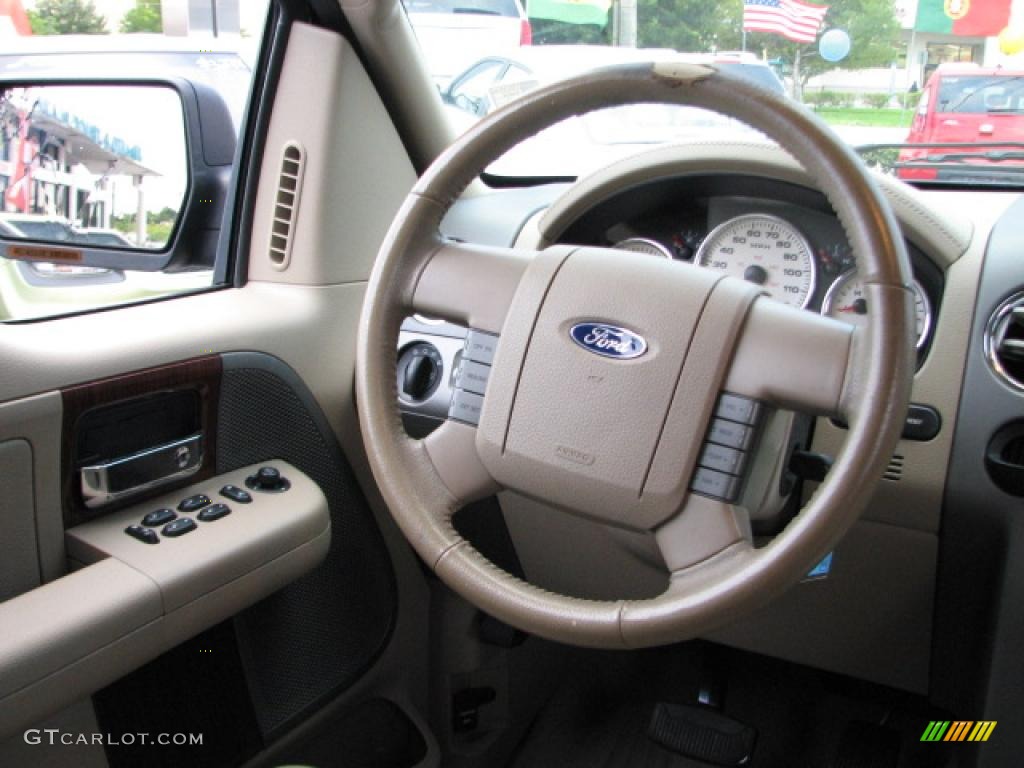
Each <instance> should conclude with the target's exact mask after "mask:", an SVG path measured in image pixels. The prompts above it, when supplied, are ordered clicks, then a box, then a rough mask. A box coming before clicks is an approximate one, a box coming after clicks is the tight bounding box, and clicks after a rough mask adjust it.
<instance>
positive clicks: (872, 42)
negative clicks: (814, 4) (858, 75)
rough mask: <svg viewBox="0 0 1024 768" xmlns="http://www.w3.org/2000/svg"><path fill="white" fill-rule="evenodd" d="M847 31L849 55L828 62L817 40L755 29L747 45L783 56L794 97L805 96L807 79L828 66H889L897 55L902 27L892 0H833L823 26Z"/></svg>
mask: <svg viewBox="0 0 1024 768" xmlns="http://www.w3.org/2000/svg"><path fill="white" fill-rule="evenodd" d="M831 28H838V29H843V30H846V33H847V34H848V35H849V36H850V41H851V43H852V45H851V46H850V54H849V55H848V56H847V57H846V58H845V59H843V60H842V61H840V62H836V63H832V62H828V61H825V60H824V59H822V58H821V56H820V55H819V53H818V42H817V41H815V42H813V43H806V44H803V43H791V42H789V41H788V40H785V39H784V38H782V37H780V36H778V35H767V34H764V33H761V32H756V33H754V32H752V33H750V34H749V35H747V47H748V48H749V49H752V50H761V49H762V48H763V49H764V50H766V51H767V53H768V58H771V59H780V60H781V61H782V64H783V66H784V67H785V68H787V69H788V70H789V74H790V76H791V77H792V80H793V98H795V99H797V100H802V99H803V92H804V86H805V85H806V84H807V81H808V79H810V78H811V77H813V76H814V75H820V74H821V73H822V72H826V71H828V70H829V69H833V68H835V67H842V68H843V69H867V68H868V67H880V66H886V65H888V64H889V63H891V62H892V61H893V60H894V59H895V57H896V53H895V51H896V48H897V42H898V41H899V34H900V26H899V22H898V21H897V20H896V13H895V8H894V4H893V0H833V2H832V3H831V5H830V6H829V9H828V13H827V14H826V16H825V24H824V26H823V27H822V29H831Z"/></svg>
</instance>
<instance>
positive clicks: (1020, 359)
mask: <svg viewBox="0 0 1024 768" xmlns="http://www.w3.org/2000/svg"><path fill="white" fill-rule="evenodd" d="M985 355H986V357H987V358H988V362H989V365H990V366H992V370H994V371H995V372H996V375H997V376H999V377H1000V378H1002V379H1003V380H1004V381H1006V382H1007V383H1008V384H1009V385H1010V386H1011V387H1013V388H1014V389H1016V390H1018V391H1022V392H1024V293H1016V294H1014V295H1013V296H1011V297H1010V298H1008V299H1007V300H1006V301H1004V302H1003V303H1002V304H1000V305H999V308H998V309H996V311H995V312H993V313H992V317H991V319H990V320H989V321H988V327H987V328H986V329H985Z"/></svg>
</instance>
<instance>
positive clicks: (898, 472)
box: [882, 453, 903, 482]
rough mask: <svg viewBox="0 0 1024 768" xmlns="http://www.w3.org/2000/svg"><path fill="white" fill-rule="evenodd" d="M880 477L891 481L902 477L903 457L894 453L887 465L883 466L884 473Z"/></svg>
mask: <svg viewBox="0 0 1024 768" xmlns="http://www.w3.org/2000/svg"><path fill="white" fill-rule="evenodd" d="M882 477H883V478H885V479H886V480H892V481H893V482H895V481H897V480H901V479H903V457H902V456H900V455H899V454H898V453H894V454H893V457H892V458H891V459H889V466H887V467H886V468H885V474H884V475H882Z"/></svg>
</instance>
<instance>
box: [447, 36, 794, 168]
mask: <svg viewBox="0 0 1024 768" xmlns="http://www.w3.org/2000/svg"><path fill="white" fill-rule="evenodd" d="M647 61H685V62H688V63H693V64H704V63H707V64H714V65H715V66H717V67H719V68H721V69H725V70H729V71H730V72H732V73H735V74H738V75H740V76H742V77H744V78H746V79H748V80H751V81H753V82H755V83H757V84H758V85H760V86H762V87H763V88H765V89H766V90H769V91H773V92H775V93H779V94H782V93H784V92H785V89H784V87H783V84H782V81H781V80H779V78H778V76H777V75H776V74H775V71H774V70H773V69H772V68H771V67H770V66H769V65H768V64H766V63H765V62H763V61H761V60H760V59H758V58H757V57H756V56H754V55H753V54H750V53H745V54H744V53H724V54H710V53H680V52H679V51H674V50H672V49H670V48H625V47H610V46H603V45H585V46H584V45H543V46H541V45H538V46H531V47H529V48H521V49H519V50H517V51H514V52H512V53H509V54H504V55H498V54H492V55H489V56H486V57H484V58H482V59H480V60H479V61H476V62H474V63H473V64H471V65H470V66H469V67H468V68H467V69H465V70H464V71H463V72H461V73H460V74H459V75H457V76H456V77H455V78H453V79H452V81H451V82H450V83H449V85H448V86H447V87H446V88H444V89H442V91H441V98H442V100H443V101H444V103H445V105H446V107H447V110H446V111H447V114H448V119H449V121H450V122H451V123H452V125H453V126H454V127H455V129H456V130H457V131H458V132H459V133H462V132H463V131H465V130H466V129H467V128H469V127H470V126H471V125H473V124H474V123H476V122H477V120H479V119H480V118H482V117H484V116H485V115H487V114H489V113H490V112H492V111H494V110H495V109H498V108H499V107H502V106H504V105H506V104H508V103H510V102H512V101H514V100H515V99H517V98H519V97H520V96H522V95H523V94H525V93H528V92H530V91H532V90H534V89H536V88H539V87H541V86H544V85H549V84H551V83H553V82H556V81H558V80H564V79H566V78H569V77H574V76H576V75H581V74H585V73H588V72H593V71H594V70H596V69H599V68H601V67H607V66H610V65H612V64H627V63H631V62H647ZM708 136H714V137H716V138H718V139H723V138H734V139H737V140H748V139H751V138H754V139H757V138H759V137H760V134H759V133H757V132H756V131H753V130H752V129H750V128H749V127H748V126H746V125H744V124H743V123H740V122H739V121H736V120H731V119H729V118H726V117H723V116H722V115H719V114H717V113H715V112H711V111H708V110H706V109H700V108H697V107H674V106H666V105H654V104H636V105H632V106H628V107H616V108H613V109H602V110H597V111H594V112H591V113H590V114H587V115H583V116H582V117H577V118H571V119H569V120H566V121H564V122H562V123H560V124H558V125H555V126H553V127H552V128H549V129H548V130H546V131H544V132H543V133H542V134H541V135H539V136H537V137H534V138H532V139H529V140H527V141H524V142H523V143H522V144H519V145H518V146H517V147H515V148H514V149H512V150H511V151H510V152H508V153H507V154H506V155H505V156H504V157H502V158H500V159H499V160H498V161H497V162H496V163H495V164H494V165H492V166H491V167H490V169H489V170H490V172H492V173H496V174H499V175H502V174H506V173H507V174H509V175H513V176H524V175H525V176H532V175H538V176H543V175H545V174H546V173H549V172H550V169H551V168H552V167H560V168H563V169H566V170H567V171H568V172H569V173H570V174H571V175H580V174H583V173H586V172H588V171H590V170H593V169H594V168H595V167H596V165H599V164H603V163H606V162H609V161H611V160H612V159H614V158H616V157H620V156H624V155H627V154H632V153H634V152H636V151H638V150H639V149H642V148H643V146H644V145H650V144H658V143H664V142H677V141H685V140H693V139H698V140H699V139H703V138H707V137H708Z"/></svg>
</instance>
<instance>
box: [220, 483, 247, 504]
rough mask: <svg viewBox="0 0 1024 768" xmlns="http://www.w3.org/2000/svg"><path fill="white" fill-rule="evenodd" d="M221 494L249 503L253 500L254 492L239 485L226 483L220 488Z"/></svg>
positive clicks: (242, 502) (233, 499)
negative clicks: (251, 492)
mask: <svg viewBox="0 0 1024 768" xmlns="http://www.w3.org/2000/svg"><path fill="white" fill-rule="evenodd" d="M220 495H221V496H223V497H224V498H226V499H231V500H232V501H234V502H237V503H239V504H249V503H250V502H251V501H252V494H250V493H249V492H248V491H247V490H245V489H244V488H239V487H238V486H237V485H225V486H224V487H223V488H221V489H220Z"/></svg>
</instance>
